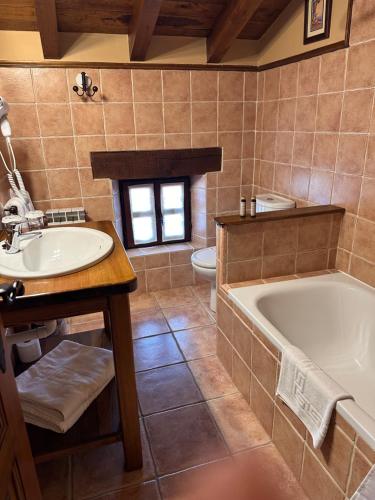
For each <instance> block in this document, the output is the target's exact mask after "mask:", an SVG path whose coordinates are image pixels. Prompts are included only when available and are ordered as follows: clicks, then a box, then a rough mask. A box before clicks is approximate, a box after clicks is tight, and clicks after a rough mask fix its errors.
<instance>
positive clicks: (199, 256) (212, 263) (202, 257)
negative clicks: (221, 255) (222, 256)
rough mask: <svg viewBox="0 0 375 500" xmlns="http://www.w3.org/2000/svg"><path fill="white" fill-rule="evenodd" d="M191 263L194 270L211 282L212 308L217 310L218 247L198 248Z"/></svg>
mask: <svg viewBox="0 0 375 500" xmlns="http://www.w3.org/2000/svg"><path fill="white" fill-rule="evenodd" d="M191 263H192V265H193V269H194V271H195V272H196V273H197V274H199V276H201V278H204V279H207V280H208V281H209V282H210V283H211V297H210V308H211V309H212V310H213V311H215V312H216V247H208V248H201V249H200V250H196V251H195V252H194V253H193V254H192V256H191Z"/></svg>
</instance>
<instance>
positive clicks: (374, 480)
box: [351, 465, 375, 500]
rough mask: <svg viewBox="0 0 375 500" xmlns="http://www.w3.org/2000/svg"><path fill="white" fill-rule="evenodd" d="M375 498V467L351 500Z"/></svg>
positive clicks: (370, 499)
mask: <svg viewBox="0 0 375 500" xmlns="http://www.w3.org/2000/svg"><path fill="white" fill-rule="evenodd" d="M374 498H375V465H373V466H372V467H371V469H370V470H369V473H368V474H367V476H366V477H365V478H364V480H363V481H362V483H361V484H360V485H359V488H358V490H357V491H356V492H355V493H354V495H353V496H352V498H351V500H374Z"/></svg>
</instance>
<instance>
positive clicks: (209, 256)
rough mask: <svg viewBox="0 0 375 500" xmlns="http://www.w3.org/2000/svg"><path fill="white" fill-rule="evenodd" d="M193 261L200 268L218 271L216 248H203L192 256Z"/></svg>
mask: <svg viewBox="0 0 375 500" xmlns="http://www.w3.org/2000/svg"><path fill="white" fill-rule="evenodd" d="M191 261H192V263H193V264H195V265H196V266H198V267H203V268H205V269H216V247H208V248H202V249H201V250H197V251H196V252H194V253H193V255H192V256H191Z"/></svg>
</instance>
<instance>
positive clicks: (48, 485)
mask: <svg viewBox="0 0 375 500" xmlns="http://www.w3.org/2000/svg"><path fill="white" fill-rule="evenodd" d="M69 460H70V459H69V458H61V459H58V460H52V461H50V462H44V463H42V464H38V465H37V474H38V479H39V484H40V489H41V491H42V496H43V500H69V499H70V490H71V477H70V466H69Z"/></svg>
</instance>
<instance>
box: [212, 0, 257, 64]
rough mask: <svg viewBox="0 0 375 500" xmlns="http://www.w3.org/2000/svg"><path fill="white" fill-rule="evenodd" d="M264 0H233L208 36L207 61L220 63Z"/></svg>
mask: <svg viewBox="0 0 375 500" xmlns="http://www.w3.org/2000/svg"><path fill="white" fill-rule="evenodd" d="M262 1H263V0H231V1H230V2H229V3H228V5H227V7H226V8H225V9H224V11H223V12H222V13H221V14H220V16H219V18H218V19H217V21H216V23H215V25H214V27H213V29H212V31H211V34H210V36H209V37H208V38H207V62H209V63H218V62H220V61H221V59H222V57H223V56H224V54H225V53H226V52H227V50H228V49H229V48H230V46H231V45H232V43H233V41H234V40H235V39H236V38H237V37H238V35H239V34H240V33H241V31H242V30H243V29H244V27H245V26H246V25H247V23H248V22H249V21H250V19H251V18H252V16H253V15H254V13H255V11H256V10H257V9H258V7H259V6H260V4H261V3H262Z"/></svg>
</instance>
